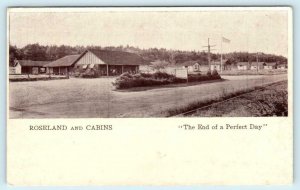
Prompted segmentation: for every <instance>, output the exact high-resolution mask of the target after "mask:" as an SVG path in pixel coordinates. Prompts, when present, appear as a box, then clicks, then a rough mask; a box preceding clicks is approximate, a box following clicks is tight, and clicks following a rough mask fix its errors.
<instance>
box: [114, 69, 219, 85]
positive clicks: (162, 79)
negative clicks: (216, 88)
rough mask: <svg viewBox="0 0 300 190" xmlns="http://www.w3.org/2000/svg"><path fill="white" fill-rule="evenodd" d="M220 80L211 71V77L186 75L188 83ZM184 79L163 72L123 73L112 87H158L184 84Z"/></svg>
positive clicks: (217, 75)
mask: <svg viewBox="0 0 300 190" xmlns="http://www.w3.org/2000/svg"><path fill="white" fill-rule="evenodd" d="M216 79H221V77H220V75H219V74H218V72H217V71H215V72H214V71H213V72H212V74H211V75H201V74H192V75H188V82H200V81H207V80H216ZM185 82H186V79H181V78H177V77H175V76H174V75H170V74H167V73H163V72H156V73H154V74H147V73H138V74H129V73H123V74H122V75H120V76H119V77H118V78H116V80H115V82H113V85H114V86H115V87H116V89H126V88H132V87H146V86H158V85H166V84H176V83H185Z"/></svg>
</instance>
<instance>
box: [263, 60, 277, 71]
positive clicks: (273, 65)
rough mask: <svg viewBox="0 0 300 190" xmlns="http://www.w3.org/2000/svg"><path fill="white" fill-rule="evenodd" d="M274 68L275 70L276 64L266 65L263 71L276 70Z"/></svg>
mask: <svg viewBox="0 0 300 190" xmlns="http://www.w3.org/2000/svg"><path fill="white" fill-rule="evenodd" d="M276 68H277V63H276V62H272V63H266V65H264V69H276Z"/></svg>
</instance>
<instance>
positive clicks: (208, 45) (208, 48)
mask: <svg viewBox="0 0 300 190" xmlns="http://www.w3.org/2000/svg"><path fill="white" fill-rule="evenodd" d="M214 46H216V45H210V44H209V38H208V39H207V46H203V47H207V52H208V54H207V60H208V71H209V72H210V71H211V64H210V62H211V57H210V50H211V49H210V48H211V47H214Z"/></svg>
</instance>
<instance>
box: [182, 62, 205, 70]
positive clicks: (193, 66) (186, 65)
mask: <svg viewBox="0 0 300 190" xmlns="http://www.w3.org/2000/svg"><path fill="white" fill-rule="evenodd" d="M178 66H180V67H182V68H186V69H187V70H188V72H200V71H201V70H200V64H199V63H198V62H197V61H185V62H183V63H180V64H178Z"/></svg>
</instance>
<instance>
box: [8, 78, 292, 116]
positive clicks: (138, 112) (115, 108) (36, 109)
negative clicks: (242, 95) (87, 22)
mask: <svg viewBox="0 0 300 190" xmlns="http://www.w3.org/2000/svg"><path fill="white" fill-rule="evenodd" d="M223 78H224V79H225V80H224V81H219V82H214V83H202V84H198V85H190V86H185V85H181V86H177V87H168V86H166V87H160V88H149V89H144V90H138V91H115V90H113V86H112V84H111V82H112V81H113V80H114V79H113V78H98V79H77V78H73V79H66V80H54V81H34V82H12V83H10V84H9V97H10V98H9V99H10V102H9V107H10V113H9V114H10V115H9V117H10V118H104V117H164V115H163V113H164V111H165V110H167V109H171V108H175V107H178V106H184V105H186V104H188V103H191V102H194V101H199V100H205V99H208V98H212V97H218V96H222V94H224V93H225V92H226V93H228V92H233V91H236V90H241V89H247V88H251V87H254V86H260V85H265V84H270V83H274V82H278V81H282V80H287V75H286V74H282V75H268V76H266V75H259V76H224V77H223Z"/></svg>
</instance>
